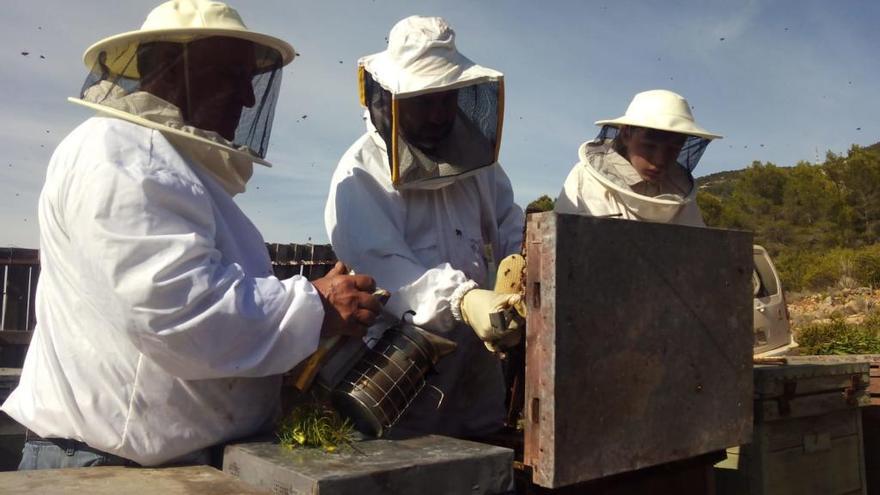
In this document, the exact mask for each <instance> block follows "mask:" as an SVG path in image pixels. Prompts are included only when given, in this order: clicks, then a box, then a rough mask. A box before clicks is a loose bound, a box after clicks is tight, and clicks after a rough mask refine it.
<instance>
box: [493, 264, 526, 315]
mask: <svg viewBox="0 0 880 495" xmlns="http://www.w3.org/2000/svg"><path fill="white" fill-rule="evenodd" d="M525 268H526V259H525V258H523V257H522V256H521V255H519V254H511V255H510V256H508V257H506V258H504V259H503V260H501V263H500V264H499V265H498V274H497V275H496V276H495V292H499V293H502V294H523V283H524V282H523V271H524V270H525ZM514 307H515V308H516V311H517V313H519V315H520V316H522V317H525V316H526V305H525V301H523V300H520V301H519V302H518V303H516V305H515V306H514Z"/></svg>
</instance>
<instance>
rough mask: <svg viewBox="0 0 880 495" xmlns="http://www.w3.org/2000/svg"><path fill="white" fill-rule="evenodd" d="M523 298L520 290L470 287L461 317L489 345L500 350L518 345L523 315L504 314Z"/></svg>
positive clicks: (462, 307)
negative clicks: (507, 315)
mask: <svg viewBox="0 0 880 495" xmlns="http://www.w3.org/2000/svg"><path fill="white" fill-rule="evenodd" d="M521 302H522V296H521V295H519V294H501V293H499V292H495V291H493V290H484V289H471V290H469V291H468V292H467V293H466V294H465V295H464V297H462V299H461V317H462V319H463V320H464V322H465V323H467V324H468V325H470V327H471V328H473V329H474V332H475V333H476V334H477V336H478V337H480V340H482V341H483V343H484V344H485V345H486V348H487V349H489V350H490V351H492V352H497V351H498V350H500V349H501V348H505V347H512V346H514V345H516V344H517V343H518V342H519V340H520V339H521V338H522V331H523V325H522V324H521V319H518V318H509V317H505V316H502V315H504V313H505V311H506V310H509V309H511V308H515V307H516V305H517V304H519V303H521ZM493 314H494V315H495V316H494V317H493ZM493 320H494V321H493Z"/></svg>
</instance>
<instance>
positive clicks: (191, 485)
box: [0, 466, 270, 495]
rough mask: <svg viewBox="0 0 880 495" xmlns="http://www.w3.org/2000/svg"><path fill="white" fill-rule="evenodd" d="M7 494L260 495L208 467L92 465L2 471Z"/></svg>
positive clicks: (2, 482) (4, 491) (254, 490)
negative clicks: (152, 467)
mask: <svg viewBox="0 0 880 495" xmlns="http://www.w3.org/2000/svg"><path fill="white" fill-rule="evenodd" d="M0 487H2V488H0V491H2V492H3V493H4V494H6V495H36V494H40V495H67V494H70V493H86V494H88V495H118V494H120V493H124V494H126V495H148V494H149V495H154V494H156V493H161V494H162V495H209V494H210V495H260V494H268V493H270V492H269V491H264V490H260V489H257V488H254V487H251V486H249V485H247V484H245V483H243V482H242V481H239V480H238V479H236V478H235V477H233V476H230V475H228V474H226V473H223V472H221V471H218V470H216V469H214V468H211V467H207V466H190V467H175V468H162V469H142V468H124V467H90V468H79V469H44V470H36V471H11V472H4V473H0Z"/></svg>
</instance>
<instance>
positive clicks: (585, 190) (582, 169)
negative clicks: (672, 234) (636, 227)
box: [555, 141, 705, 227]
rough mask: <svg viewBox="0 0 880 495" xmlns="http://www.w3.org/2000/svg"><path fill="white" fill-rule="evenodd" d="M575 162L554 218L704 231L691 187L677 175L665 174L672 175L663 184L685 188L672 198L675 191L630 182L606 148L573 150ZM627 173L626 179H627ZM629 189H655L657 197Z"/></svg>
mask: <svg viewBox="0 0 880 495" xmlns="http://www.w3.org/2000/svg"><path fill="white" fill-rule="evenodd" d="M578 156H579V158H580V161H579V162H578V163H577V164H575V166H574V168H572V170H571V172H570V173H569V174H568V177H567V178H566V179H565V184H564V185H563V187H562V191H561V192H560V193H559V198H557V200H556V208H555V209H556V211H557V212H558V213H571V214H580V215H589V216H597V217H600V216H608V217H612V218H622V219H627V220H641V221H646V222H658V223H672V224H678V225H690V226H693V227H704V226H705V224H704V223H703V216H702V215H701V214H700V209H699V207H698V206H697V201H696V197H697V188H696V185H695V183H694V181H693V179H692V178H691V177H690V176H689V175H688V174H687V173H686V172H684V170H683V169H681V170H679V169H675V170H671V171H670V172H669V173H678V175H677V176H675V177H668V178H667V180H669V181H670V182H675V183H681V184H684V185H685V186H686V187H685V193H684V194H675V193H673V191H676V192H677V191H679V190H680V189H681V187H675V185H673V184H669V185H664V184H658V185H655V184H646V183H639V182H638V179H637V178H636V179H635V180H633V179H631V177H634V176H635V177H637V172H636V171H635V169H633V168H632V165H629V162H627V161H626V159H625V158H624V157H622V156H620V155H619V154H618V153H617V152H615V151H614V150H613V148H612V146H611V143H610V142H604V143H599V142H595V141H590V142H586V143H584V144H582V145H581V147H580V149H579V150H578ZM627 168H629V169H631V170H630V171H629V172H631V173H627V172H628V171H627V170H626V169H627ZM664 186H666V187H664ZM634 189H656V192H658V193H662V194H659V195H647V194H639V193H637V192H636V191H635V190H634Z"/></svg>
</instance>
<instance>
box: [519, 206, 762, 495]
mask: <svg viewBox="0 0 880 495" xmlns="http://www.w3.org/2000/svg"><path fill="white" fill-rule="evenodd" d="M526 259H527V274H526V283H527V288H526V298H527V300H528V301H527V304H528V311H529V313H528V322H527V332H526V333H527V336H526V380H525V388H526V390H525V411H524V416H525V438H524V443H525V444H524V455H523V462H524V464H525V465H526V466H529V467H530V468H531V470H532V480H533V481H534V483H536V484H538V485H541V486H544V487H559V486H566V485H571V484H574V483H578V482H581V481H587V480H592V479H597V478H601V477H605V476H609V475H613V474H616V473H621V472H626V471H632V470H636V469H641V468H644V467H647V466H652V465H657V464H662V463H667V462H671V461H676V460H680V459H687V458H690V457H694V456H697V455H701V454H705V453H707V452H712V451H714V450H721V449H724V448H725V447H728V446H730V445H738V444H740V443H744V442H746V441H748V440H749V439H750V435H751V432H752V361H751V359H752V345H753V341H754V337H753V331H752V294H751V285H750V280H751V273H752V236H751V234H749V233H745V232H736V231H727V230H717V229H706V228H693V227H682V226H673V225H662V224H653V223H642V222H632V221H625V220H618V219H601V218H589V217H581V216H575V215H559V214H556V213H552V212H551V213H542V214H535V215H530V217H529V220H528V228H527V239H526Z"/></svg>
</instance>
